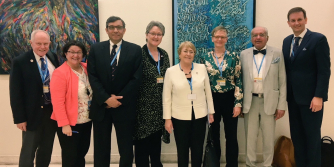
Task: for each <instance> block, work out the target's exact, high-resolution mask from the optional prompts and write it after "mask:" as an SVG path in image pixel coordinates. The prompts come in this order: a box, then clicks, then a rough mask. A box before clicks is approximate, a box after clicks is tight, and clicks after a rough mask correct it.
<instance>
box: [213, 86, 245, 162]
mask: <svg viewBox="0 0 334 167" xmlns="http://www.w3.org/2000/svg"><path fill="white" fill-rule="evenodd" d="M212 98H213V104H214V108H215V114H214V122H213V123H212V124H211V126H212V139H213V141H214V147H215V150H216V155H217V157H219V158H218V159H219V160H220V157H221V146H220V121H221V118H222V117H223V122H224V131H225V139H226V167H237V166H238V156H239V146H238V139H237V132H238V131H237V130H238V117H236V118H234V117H232V116H233V108H234V101H235V97H234V89H233V90H231V91H228V92H225V93H214V92H212Z"/></svg>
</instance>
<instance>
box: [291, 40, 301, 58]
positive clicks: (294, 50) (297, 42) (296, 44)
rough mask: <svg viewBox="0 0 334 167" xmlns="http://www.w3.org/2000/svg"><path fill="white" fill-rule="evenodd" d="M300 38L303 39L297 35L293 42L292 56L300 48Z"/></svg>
mask: <svg viewBox="0 0 334 167" xmlns="http://www.w3.org/2000/svg"><path fill="white" fill-rule="evenodd" d="M300 39H301V37H295V42H294V43H293V47H292V53H291V57H294V56H295V55H296V53H297V50H298V48H299V40H300Z"/></svg>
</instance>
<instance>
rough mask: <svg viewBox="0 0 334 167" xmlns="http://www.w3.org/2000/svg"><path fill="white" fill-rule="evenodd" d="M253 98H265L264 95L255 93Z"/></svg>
mask: <svg viewBox="0 0 334 167" xmlns="http://www.w3.org/2000/svg"><path fill="white" fill-rule="evenodd" d="M252 95H253V96H257V97H259V98H263V93H253V94H252Z"/></svg>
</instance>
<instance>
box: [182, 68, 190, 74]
mask: <svg viewBox="0 0 334 167" xmlns="http://www.w3.org/2000/svg"><path fill="white" fill-rule="evenodd" d="M181 71H183V69H182V68H181ZM190 74H191V71H189V73H188V74H187V73H184V75H190Z"/></svg>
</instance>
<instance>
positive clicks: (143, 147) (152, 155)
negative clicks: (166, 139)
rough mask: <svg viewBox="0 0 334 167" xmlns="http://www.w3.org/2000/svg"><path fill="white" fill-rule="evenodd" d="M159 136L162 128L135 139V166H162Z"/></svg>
mask: <svg viewBox="0 0 334 167" xmlns="http://www.w3.org/2000/svg"><path fill="white" fill-rule="evenodd" d="M161 136H162V130H159V131H157V132H155V133H153V134H151V135H150V136H148V137H146V138H144V139H140V140H135V141H134V142H135V161H136V167H149V166H150V162H149V160H151V167H162V163H161V159H160V157H161Z"/></svg>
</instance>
